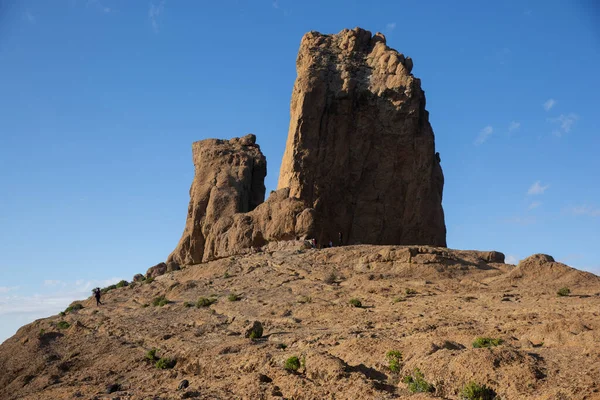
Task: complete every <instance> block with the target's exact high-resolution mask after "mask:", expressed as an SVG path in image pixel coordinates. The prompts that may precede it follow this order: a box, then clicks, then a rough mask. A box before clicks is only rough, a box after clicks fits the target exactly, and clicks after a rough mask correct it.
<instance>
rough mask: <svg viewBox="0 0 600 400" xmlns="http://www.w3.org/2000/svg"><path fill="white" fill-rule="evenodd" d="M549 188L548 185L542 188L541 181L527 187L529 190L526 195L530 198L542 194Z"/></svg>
mask: <svg viewBox="0 0 600 400" xmlns="http://www.w3.org/2000/svg"><path fill="white" fill-rule="evenodd" d="M549 187H550V185H546V186H543V185H542V182H541V181H536V182H535V183H534V184H533V185H531V186H530V187H529V190H527V194H528V195H530V196H531V195H538V194H543V193H544V192H545V191H546V189H548V188H549Z"/></svg>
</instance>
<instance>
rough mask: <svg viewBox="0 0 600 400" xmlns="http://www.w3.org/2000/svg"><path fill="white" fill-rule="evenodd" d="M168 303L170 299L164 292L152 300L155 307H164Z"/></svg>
mask: <svg viewBox="0 0 600 400" xmlns="http://www.w3.org/2000/svg"><path fill="white" fill-rule="evenodd" d="M167 304H169V300H167V298H166V297H165V295H164V294H163V295H162V296H158V297H155V298H154V300H152V305H153V306H154V307H162V306H164V305H167Z"/></svg>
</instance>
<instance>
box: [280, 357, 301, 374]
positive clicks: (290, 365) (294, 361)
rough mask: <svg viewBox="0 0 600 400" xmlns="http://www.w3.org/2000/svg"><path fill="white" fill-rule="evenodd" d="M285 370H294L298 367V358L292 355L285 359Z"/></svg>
mask: <svg viewBox="0 0 600 400" xmlns="http://www.w3.org/2000/svg"><path fill="white" fill-rule="evenodd" d="M283 368H285V369H286V370H287V371H292V372H296V371H298V370H299V369H300V359H299V358H298V357H296V356H292V357H290V358H288V359H287V360H285V365H284V366H283Z"/></svg>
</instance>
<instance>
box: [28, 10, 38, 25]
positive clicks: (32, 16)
mask: <svg viewBox="0 0 600 400" xmlns="http://www.w3.org/2000/svg"><path fill="white" fill-rule="evenodd" d="M25 20H26V21H27V22H29V23H30V24H35V21H36V18H35V15H33V14H32V13H31V12H29V11H25Z"/></svg>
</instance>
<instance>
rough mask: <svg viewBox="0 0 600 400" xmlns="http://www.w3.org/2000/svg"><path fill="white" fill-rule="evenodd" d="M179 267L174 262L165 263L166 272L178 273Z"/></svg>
mask: <svg viewBox="0 0 600 400" xmlns="http://www.w3.org/2000/svg"><path fill="white" fill-rule="evenodd" d="M180 269H181V267H180V266H179V264H177V263H176V262H175V261H169V262H168V263H167V272H173V271H179V270H180Z"/></svg>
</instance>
